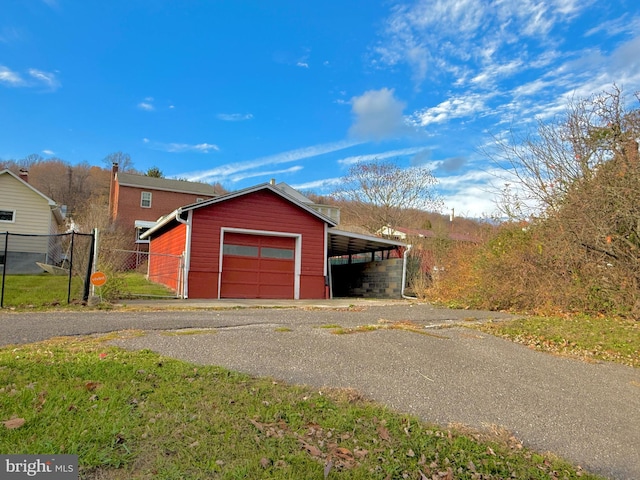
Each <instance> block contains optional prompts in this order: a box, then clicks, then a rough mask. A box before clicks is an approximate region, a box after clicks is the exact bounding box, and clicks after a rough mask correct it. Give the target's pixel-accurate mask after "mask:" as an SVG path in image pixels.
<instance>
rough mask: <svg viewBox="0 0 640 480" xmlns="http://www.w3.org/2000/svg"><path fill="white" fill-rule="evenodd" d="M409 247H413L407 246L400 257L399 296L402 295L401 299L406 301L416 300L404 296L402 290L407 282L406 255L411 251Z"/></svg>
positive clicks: (415, 298)
mask: <svg viewBox="0 0 640 480" xmlns="http://www.w3.org/2000/svg"><path fill="white" fill-rule="evenodd" d="M411 247H413V245H407V249H406V250H405V251H404V254H403V255H402V290H401V291H400V295H402V298H405V299H407V300H418V298H417V297H410V296H408V295H405V294H404V288H405V284H406V282H407V255H409V252H410V251H411Z"/></svg>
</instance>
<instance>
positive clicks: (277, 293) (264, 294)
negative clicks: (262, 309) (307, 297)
mask: <svg viewBox="0 0 640 480" xmlns="http://www.w3.org/2000/svg"><path fill="white" fill-rule="evenodd" d="M282 292H283V287H278V286H275V285H260V287H259V291H258V295H259V298H283V296H282ZM285 298H293V287H290V290H289V296H288V297H285Z"/></svg>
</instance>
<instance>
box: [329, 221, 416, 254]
mask: <svg viewBox="0 0 640 480" xmlns="http://www.w3.org/2000/svg"><path fill="white" fill-rule="evenodd" d="M406 246H407V244H406V243H403V242H398V241H397V240H389V239H386V238H380V237H374V236H373V235H362V234H360V233H354V232H345V231H343V230H337V229H335V228H330V229H329V245H328V248H329V252H328V253H329V256H330V257H337V256H340V255H353V254H357V253H368V252H379V251H383V250H394V249H396V248H398V247H406Z"/></svg>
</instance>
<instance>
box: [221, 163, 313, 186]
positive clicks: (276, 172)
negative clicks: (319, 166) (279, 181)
mask: <svg viewBox="0 0 640 480" xmlns="http://www.w3.org/2000/svg"><path fill="white" fill-rule="evenodd" d="M303 168H304V167H303V166H301V165H296V166H294V167H290V168H285V169H282V170H267V171H263V172H251V173H240V174H238V175H232V176H231V177H229V179H228V180H230V181H231V182H240V181H242V180H246V179H248V178H255V177H272V176H273V175H281V174H290V173H296V172H299V171H300V170H302V169H303Z"/></svg>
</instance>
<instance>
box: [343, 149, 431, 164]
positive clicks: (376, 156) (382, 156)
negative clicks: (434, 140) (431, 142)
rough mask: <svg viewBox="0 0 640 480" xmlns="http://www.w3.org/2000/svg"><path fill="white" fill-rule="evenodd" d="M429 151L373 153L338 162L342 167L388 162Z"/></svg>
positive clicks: (406, 150)
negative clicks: (389, 159)
mask: <svg viewBox="0 0 640 480" xmlns="http://www.w3.org/2000/svg"><path fill="white" fill-rule="evenodd" d="M425 151H428V149H427V148H426V147H412V148H403V149H400V150H389V151H387V152H380V153H371V154H367V155H354V156H352V157H346V158H342V159H340V160H338V163H339V164H340V165H355V164H356V163H360V162H375V161H377V160H386V159H387V158H396V157H406V156H409V155H417V154H419V153H422V152H425Z"/></svg>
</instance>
